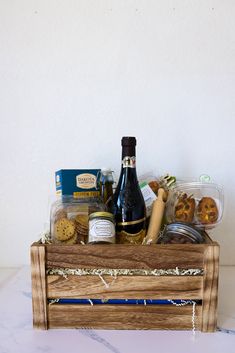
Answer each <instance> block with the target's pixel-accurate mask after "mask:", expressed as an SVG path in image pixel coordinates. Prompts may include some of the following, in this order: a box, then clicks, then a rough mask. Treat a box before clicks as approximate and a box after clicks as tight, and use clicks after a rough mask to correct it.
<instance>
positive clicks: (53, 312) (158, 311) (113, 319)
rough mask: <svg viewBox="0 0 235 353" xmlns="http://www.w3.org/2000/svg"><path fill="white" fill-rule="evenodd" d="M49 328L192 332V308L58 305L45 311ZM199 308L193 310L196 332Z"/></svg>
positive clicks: (198, 325)
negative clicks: (194, 312) (194, 311)
mask: <svg viewBox="0 0 235 353" xmlns="http://www.w3.org/2000/svg"><path fill="white" fill-rule="evenodd" d="M48 317H49V320H48V324H49V328H94V329H119V330H122V329H146V330H147V329H159V330H190V329H192V306H191V305H189V306H184V307H176V306H174V305H154V306H153V305H151V306H144V305H128V306H127V305H94V306H89V305H60V304H53V305H50V306H49V308H48ZM200 325H201V306H199V305H197V307H196V329H199V327H200Z"/></svg>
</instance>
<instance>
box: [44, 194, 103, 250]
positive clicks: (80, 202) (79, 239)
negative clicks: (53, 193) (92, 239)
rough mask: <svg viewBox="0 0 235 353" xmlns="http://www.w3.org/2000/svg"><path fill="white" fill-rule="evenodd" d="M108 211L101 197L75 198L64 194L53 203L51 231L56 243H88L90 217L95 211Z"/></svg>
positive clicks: (53, 240)
mask: <svg viewBox="0 0 235 353" xmlns="http://www.w3.org/2000/svg"><path fill="white" fill-rule="evenodd" d="M102 211H106V206H105V205H104V204H103V202H102V200H101V199H100V198H87V199H74V198H73V196H63V198H62V199H58V200H57V201H55V202H54V203H53V204H52V207H51V214H50V232H51V238H52V242H53V243H56V244H63V245H65V244H68V245H73V244H86V243H87V241H88V219H89V215H90V214H91V213H94V212H102Z"/></svg>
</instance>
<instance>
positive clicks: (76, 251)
mask: <svg viewBox="0 0 235 353" xmlns="http://www.w3.org/2000/svg"><path fill="white" fill-rule="evenodd" d="M207 246H208V245H207V244H197V245H194V244H180V245H178V244H177V245H176V244H174V245H173V244H160V245H151V246H149V245H145V246H143V245H135V246H132V245H121V244H118V245H115V244H114V245H108V246H107V245H106V246H103V245H73V246H69V245H67V246H66V245H54V244H51V245H47V260H46V262H47V268H58V267H64V268H66V267H67V268H92V269H94V268H116V269H159V268H167V269H169V268H176V267H178V268H203V256H204V252H205V249H206V248H207Z"/></svg>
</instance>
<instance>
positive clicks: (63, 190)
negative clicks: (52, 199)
mask: <svg viewBox="0 0 235 353" xmlns="http://www.w3.org/2000/svg"><path fill="white" fill-rule="evenodd" d="M99 176H100V169H61V170H58V171H57V172H56V173H55V179H56V194H57V195H59V196H60V195H61V196H62V198H63V197H66V196H67V195H71V196H72V197H74V198H87V197H97V196H99V195H100V191H99V185H98V179H99Z"/></svg>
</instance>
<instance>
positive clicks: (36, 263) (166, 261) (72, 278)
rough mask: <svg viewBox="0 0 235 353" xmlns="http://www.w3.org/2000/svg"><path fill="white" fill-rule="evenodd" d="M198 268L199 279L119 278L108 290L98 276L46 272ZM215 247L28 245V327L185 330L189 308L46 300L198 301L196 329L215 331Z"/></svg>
mask: <svg viewBox="0 0 235 353" xmlns="http://www.w3.org/2000/svg"><path fill="white" fill-rule="evenodd" d="M176 267H177V268H178V269H192V268H193V269H203V273H202V274H201V275H196V276H188V275H187V276H180V275H170V276H169V275H164V276H152V275H151V276H149V275H147V276H146V275H133V276H130V275H121V276H118V277H117V279H116V280H115V281H114V280H113V278H112V277H111V276H108V275H106V276H104V278H105V280H106V281H107V282H109V283H110V282H112V284H111V285H110V286H109V288H106V287H105V286H104V283H102V280H101V279H100V278H99V276H97V275H85V276H77V275H69V276H68V277H67V278H65V277H63V276H61V275H49V274H47V270H48V269H55V268H69V269H84V268H85V269H107V268H108V269H145V270H153V269H175V268H176ZM218 267H219V245H218V244H217V243H216V242H213V241H211V240H210V239H209V238H208V241H207V243H206V244H197V245H194V244H177V245H176V244H160V245H151V246H149V245H145V246H143V245H135V246H132V245H55V244H47V245H44V244H40V243H34V244H32V246H31V270H32V303H33V326H34V328H38V329H48V328H96V329H173V330H190V329H192V305H185V306H175V305H173V304H170V303H169V305H166V304H165V305H161V304H159V305H112V304H100V305H98V304H97V305H93V306H91V305H86V304H56V303H55V304H53V305H50V304H49V303H48V302H49V300H50V299H53V298H87V299H112V298H113V299H172V300H177V299H185V300H197V301H200V303H201V304H197V305H196V310H195V314H196V329H197V330H201V331H204V332H213V331H215V330H216V323H217V294H218V270H219V268H218Z"/></svg>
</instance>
